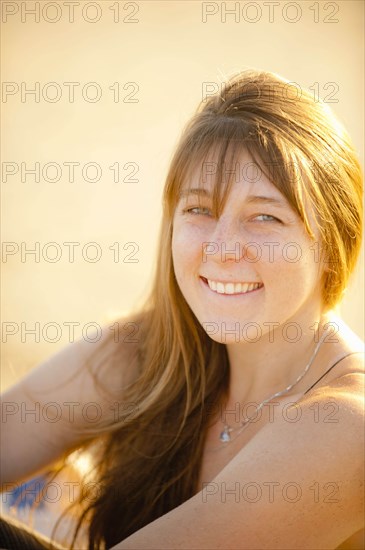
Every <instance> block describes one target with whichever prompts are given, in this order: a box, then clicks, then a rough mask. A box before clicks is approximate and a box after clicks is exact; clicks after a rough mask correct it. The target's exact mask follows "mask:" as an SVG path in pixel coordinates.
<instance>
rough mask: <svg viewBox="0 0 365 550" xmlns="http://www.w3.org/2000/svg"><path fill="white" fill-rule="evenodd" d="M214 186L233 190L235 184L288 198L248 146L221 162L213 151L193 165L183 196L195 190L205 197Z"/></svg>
mask: <svg viewBox="0 0 365 550" xmlns="http://www.w3.org/2000/svg"><path fill="white" fill-rule="evenodd" d="M228 183H230V185H228ZM214 188H217V189H216V193H218V194H220V192H223V193H224V192H225V191H231V190H232V189H233V188H235V189H237V190H242V191H243V192H245V193H253V192H255V193H256V194H264V193H270V195H271V196H273V197H276V198H277V199H281V200H282V201H285V202H287V201H286V199H285V197H284V195H283V194H282V193H281V192H280V191H279V189H277V187H275V185H273V183H272V182H271V181H270V179H269V176H268V174H267V167H265V165H264V163H263V162H262V161H261V160H255V159H254V158H253V157H252V156H251V155H250V153H249V152H248V151H247V150H242V151H241V152H240V153H239V154H236V155H235V156H230V157H229V156H228V155H226V157H225V158H224V160H223V162H221V163H220V164H219V162H218V155H217V154H216V153H214V152H210V153H209V154H208V155H207V156H206V157H204V159H202V160H200V161H199V162H197V163H196V164H195V165H194V166H193V167H192V168H191V170H190V171H189V174H188V175H187V177H186V178H185V180H184V181H183V182H182V185H181V187H180V189H179V197H186V196H188V194H189V193H191V192H194V193H195V194H199V196H201V197H203V196H205V197H209V196H212V194H213V191H214V190H215V189H214Z"/></svg>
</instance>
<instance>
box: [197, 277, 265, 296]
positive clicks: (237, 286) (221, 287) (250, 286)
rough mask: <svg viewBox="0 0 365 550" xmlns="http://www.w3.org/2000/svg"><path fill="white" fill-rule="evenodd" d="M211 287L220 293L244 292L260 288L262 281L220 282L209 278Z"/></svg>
mask: <svg viewBox="0 0 365 550" xmlns="http://www.w3.org/2000/svg"><path fill="white" fill-rule="evenodd" d="M207 281H208V285H209V287H210V288H211V289H212V290H214V291H215V292H217V293H218V294H243V293H245V292H251V290H255V289H256V288H258V287H259V286H260V285H261V283H220V282H217V281H210V280H209V279H207Z"/></svg>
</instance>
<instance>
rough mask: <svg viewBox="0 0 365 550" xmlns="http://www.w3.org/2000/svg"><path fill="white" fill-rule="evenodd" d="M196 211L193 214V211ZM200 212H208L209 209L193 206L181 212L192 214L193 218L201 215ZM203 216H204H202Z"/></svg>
mask: <svg viewBox="0 0 365 550" xmlns="http://www.w3.org/2000/svg"><path fill="white" fill-rule="evenodd" d="M196 210H197V211H198V212H194V211H196ZM202 211H208V212H209V208H199V207H198V206H195V207H194V208H185V209H184V210H183V213H184V214H193V216H198V215H199V214H201V213H202ZM203 215H204V214H203Z"/></svg>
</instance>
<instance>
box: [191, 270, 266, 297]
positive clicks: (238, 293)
mask: <svg viewBox="0 0 365 550" xmlns="http://www.w3.org/2000/svg"><path fill="white" fill-rule="evenodd" d="M199 279H200V280H201V282H202V284H203V285H204V286H205V287H207V288H208V289H209V290H210V292H213V293H214V294H218V296H227V297H235V296H246V295H248V294H253V293H254V292H257V291H259V290H262V289H263V288H264V285H262V286H259V287H258V288H255V289H254V290H250V291H249V292H237V293H234V294H225V293H224V294H222V293H220V292H216V291H215V290H212V289H211V288H210V286H209V285H208V281H207V279H206V278H205V277H202V276H201V275H200V276H199Z"/></svg>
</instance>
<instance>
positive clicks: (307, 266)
mask: <svg viewBox="0 0 365 550" xmlns="http://www.w3.org/2000/svg"><path fill="white" fill-rule="evenodd" d="M252 162H253V161H252V158H251V157H250V156H249V155H248V154H247V153H244V154H243V155H242V158H241V159H240V162H239V166H238V168H239V177H236V179H235V181H234V182H233V185H232V188H231V191H230V194H229V196H228V199H227V201H226V204H225V207H224V210H223V212H222V213H221V216H220V218H219V219H214V218H213V216H212V201H211V198H210V190H211V188H212V187H211V184H212V181H209V178H206V182H205V183H204V184H201V183H200V182H199V175H200V169H199V170H198V171H196V177H197V179H196V181H197V182H198V185H197V186H196V187H202V186H203V187H204V189H205V190H206V192H207V194H206V196H203V197H202V199H201V200H202V206H201V209H199V206H198V201H197V195H196V194H189V195H188V196H184V197H182V198H181V199H180V202H179V203H178V205H177V208H176V211H175V214H174V219H173V236H172V256H173V265H174V271H175V276H176V279H177V282H178V284H179V287H180V289H181V292H182V294H183V296H184V297H185V300H186V301H187V303H188V304H189V306H190V308H191V310H192V311H193V312H194V314H195V316H196V317H197V319H198V320H199V322H200V323H201V325H202V326H203V327H204V328H205V330H206V332H207V334H208V335H209V336H210V337H211V338H212V339H213V340H216V341H219V342H222V343H232V342H238V341H243V340H244V339H242V338H241V336H244V335H246V336H247V338H251V336H248V334H250V333H249V332H247V331H249V330H250V331H251V335H252V337H254V335H255V334H259V335H260V334H261V335H262V334H265V333H268V332H269V330H271V331H272V330H273V329H274V328H275V327H277V326H279V325H283V324H285V323H288V322H294V323H295V322H297V323H300V322H301V321H302V320H303V319H304V318H306V317H307V316H308V312H309V317H310V316H311V314H312V313H314V314H315V315H316V314H318V313H320V310H321V284H320V278H321V273H322V268H321V265H320V264H319V261H318V246H317V245H318V243H315V242H314V241H313V240H311V239H310V237H309V235H308V234H307V233H306V231H305V228H304V224H303V222H302V221H301V219H300V218H299V216H298V215H297V214H296V212H294V210H293V209H292V208H291V207H290V206H289V204H288V202H287V200H286V198H285V197H284V196H283V195H282V194H281V193H280V192H279V191H278V190H277V189H276V188H275V187H274V185H273V184H272V183H271V182H270V181H269V180H268V179H267V178H266V176H265V175H264V174H263V173H262V172H261V171H260V175H259V178H258V179H257V178H256V177H255V178H253V177H251V178H250V175H248V177H249V178H250V179H247V178H246V177H245V174H246V173H248V172H247V170H246V169H245V168H244V167H245V166H246V167H247V165H248V163H252ZM237 174H238V172H237ZM254 179H255V180H256V181H253V180H254ZM192 187H194V185H192ZM185 188H186V187H185ZM183 189H184V187H183ZM188 210H190V211H188ZM309 219H310V220H312V219H313V218H311V216H309ZM312 227H313V223H312ZM316 231H317V234H316V240H317V241H318V240H319V239H318V230H317V228H316V230H315V233H316ZM207 280H209V282H207ZM239 283H241V285H240V284H239ZM223 292H224V293H223ZM237 323H238V325H237ZM237 328H238V331H237ZM306 328H307V329H308V327H306ZM233 329H235V330H233ZM229 330H231V333H227V332H226V331H229ZM237 334H239V335H241V336H240V337H239V338H240V339H239V340H238V339H237V338H238V336H237ZM246 341H247V339H246Z"/></svg>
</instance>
